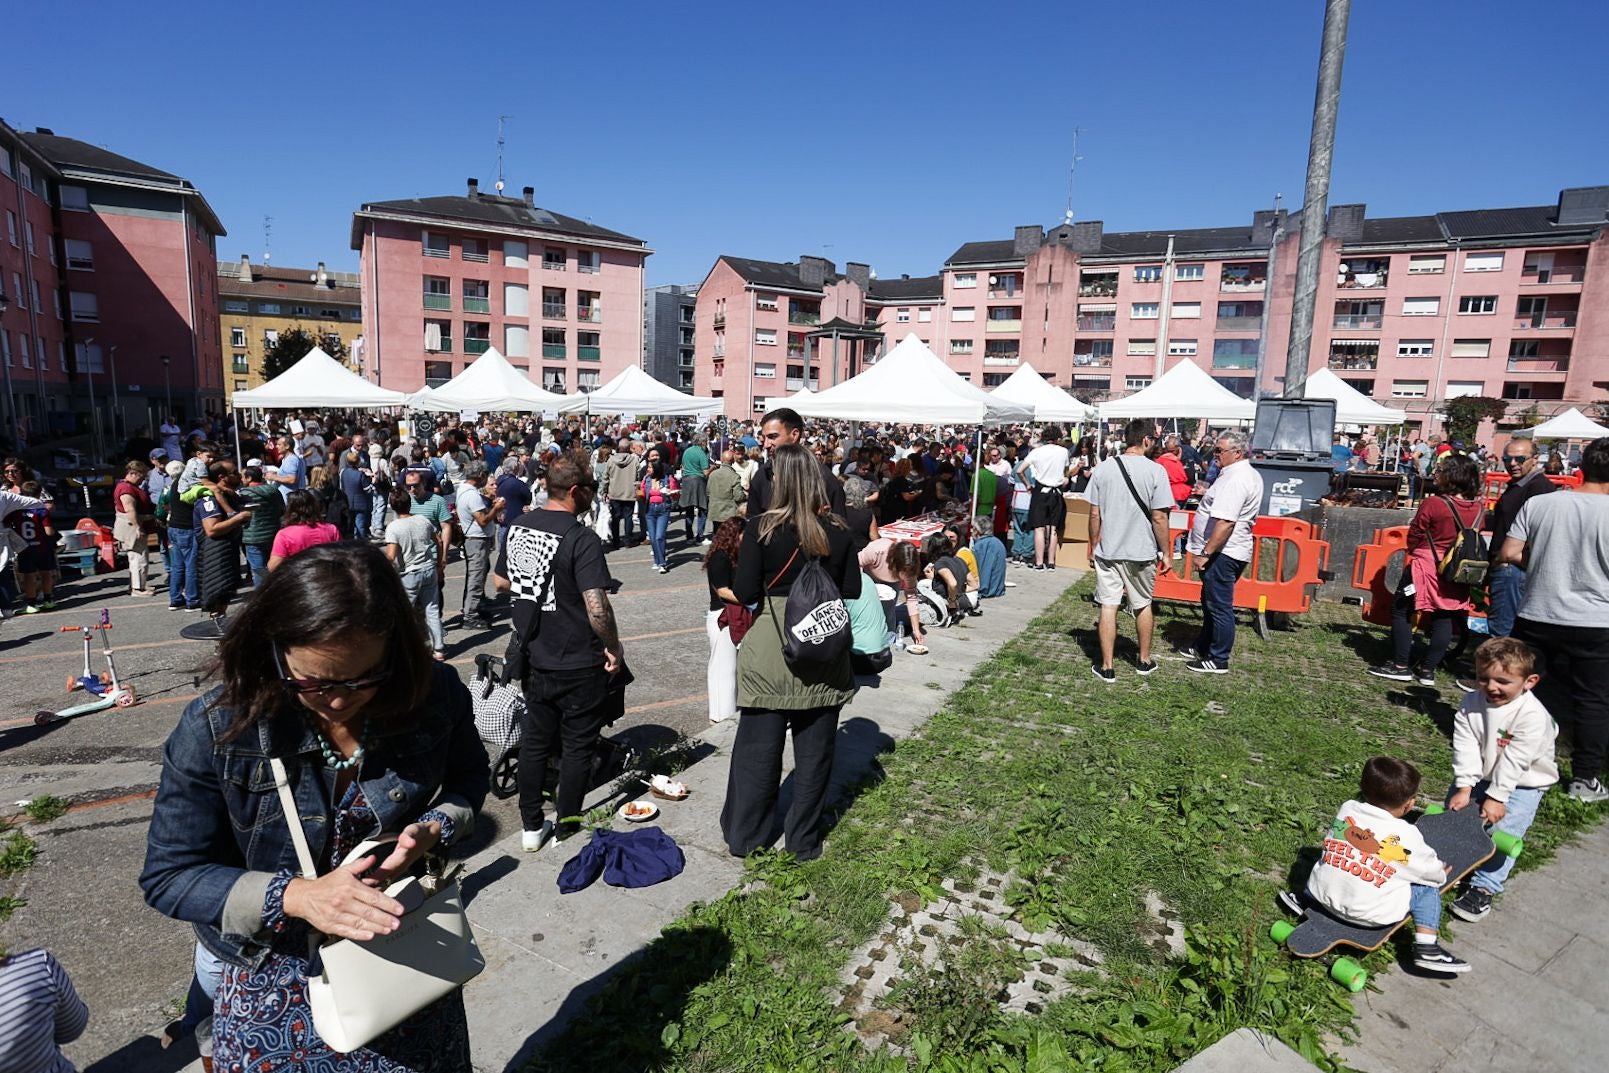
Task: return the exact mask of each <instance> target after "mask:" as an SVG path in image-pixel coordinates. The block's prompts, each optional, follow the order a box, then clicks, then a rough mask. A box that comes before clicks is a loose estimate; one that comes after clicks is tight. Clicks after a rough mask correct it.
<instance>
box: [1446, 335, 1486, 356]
mask: <svg viewBox="0 0 1609 1073" xmlns="http://www.w3.org/2000/svg"><path fill="white" fill-rule="evenodd" d="M1491 353H1492V341H1491V340H1490V339H1454V340H1453V351H1452V356H1453V357H1455V358H1485V357H1490V356H1491Z"/></svg>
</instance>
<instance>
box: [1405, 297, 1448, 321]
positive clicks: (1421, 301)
mask: <svg viewBox="0 0 1609 1073" xmlns="http://www.w3.org/2000/svg"><path fill="white" fill-rule="evenodd" d="M1440 312H1441V299H1440V298H1404V299H1403V300H1402V315H1403V316H1405V317H1434V316H1435V315H1436V314H1438V313H1440Z"/></svg>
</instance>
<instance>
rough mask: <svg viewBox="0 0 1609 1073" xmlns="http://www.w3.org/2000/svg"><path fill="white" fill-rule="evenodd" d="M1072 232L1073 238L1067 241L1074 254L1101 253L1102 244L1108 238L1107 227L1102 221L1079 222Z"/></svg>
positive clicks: (1075, 224)
mask: <svg viewBox="0 0 1609 1073" xmlns="http://www.w3.org/2000/svg"><path fill="white" fill-rule="evenodd" d="M1062 230H1064V231H1065V230H1067V228H1065V227H1064V228H1062ZM1072 232H1073V236H1072V238H1070V239H1068V240H1067V245H1069V246H1070V247H1072V250H1073V252H1074V253H1100V252H1101V242H1102V241H1103V240H1104V239H1105V237H1106V225H1105V224H1104V223H1103V222H1102V221H1100V220H1079V221H1078V222H1077V223H1074V224H1073V225H1072Z"/></svg>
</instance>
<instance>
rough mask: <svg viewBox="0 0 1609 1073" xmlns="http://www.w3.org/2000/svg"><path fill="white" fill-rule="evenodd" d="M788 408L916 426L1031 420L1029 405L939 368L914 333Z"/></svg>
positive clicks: (813, 414)
mask: <svg viewBox="0 0 1609 1073" xmlns="http://www.w3.org/2000/svg"><path fill="white" fill-rule="evenodd" d="M793 408H794V409H795V410H798V411H799V412H800V413H801V414H803V415H804V416H806V417H827V418H837V419H838V420H841V421H910V422H918V423H922V424H935V423H938V424H943V423H951V422H953V423H957V424H969V425H981V424H997V423H1000V422H1003V421H1032V420H1033V419H1034V414H1033V410H1032V408H1031V407H1028V406H1025V405H1023V404H1022V403H1018V402H1012V401H1010V400H1008V399H1002V398H998V397H996V396H994V395H991V394H989V393H988V392H987V391H984V390H983V389H982V388H979V387H975V386H973V384H972V383H971V382H970V381H968V380H966V379H964V378H963V377H961V376H960V375H959V374H958V373H956V371H955V370H954V369H951V368H950V367H949V366H948V365H945V364H944V363H943V362H942V361H940V360H939V359H938V357H937V356H936V355H934V353H933V352H932V351H931V350H929V349H928V348H927V346H926V345H925V344H924V343H923V342H922V341H921V340H920V339H918V338H917V337H916V336H915V335H907V336H906V337H905V338H904V339H902V340H900V342H899V344H898V345H897V346H895V347H894V349H893V350H890V351H889V352H888V353H887V354H885V355H884V356H883V357H882V358H881V359H880V360H879V361H878V362H877V364H875V365H873V366H871V367H870V368H868V369H866V371H864V372H862V373H861V374H860V375H858V376H854V377H851V378H850V379H848V380H845V381H844V382H843V383H841V384H837V385H835V386H833V387H830V388H827V389H826V390H825V391H818V392H816V394H815V395H814V396H812V397H811V398H809V399H807V400H805V401H804V402H802V403H796V404H793Z"/></svg>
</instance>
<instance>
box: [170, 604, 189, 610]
mask: <svg viewBox="0 0 1609 1073" xmlns="http://www.w3.org/2000/svg"><path fill="white" fill-rule="evenodd" d="M184 609H185V608H184V605H183V604H169V605H168V610H169V611H183V610H184Z"/></svg>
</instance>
